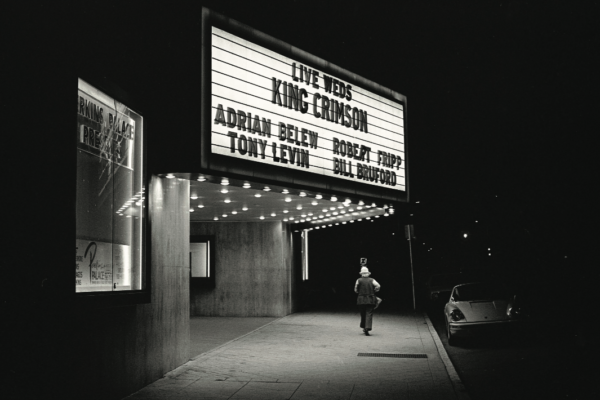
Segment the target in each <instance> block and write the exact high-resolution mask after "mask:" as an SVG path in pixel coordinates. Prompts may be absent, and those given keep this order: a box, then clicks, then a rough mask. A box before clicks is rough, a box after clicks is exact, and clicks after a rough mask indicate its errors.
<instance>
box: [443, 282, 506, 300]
mask: <svg viewBox="0 0 600 400" xmlns="http://www.w3.org/2000/svg"><path fill="white" fill-rule="evenodd" d="M504 297H505V296H504V289H503V288H502V286H500V285H496V284H491V283H473V284H470V285H462V286H458V287H456V288H454V300H455V301H474V300H498V299H503V298H504Z"/></svg>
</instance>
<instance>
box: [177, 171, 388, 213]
mask: <svg viewBox="0 0 600 400" xmlns="http://www.w3.org/2000/svg"><path fill="white" fill-rule="evenodd" d="M170 175H171V177H172V178H174V177H175V176H174V175H172V174H170ZM167 178H169V175H167ZM198 181H199V182H204V181H206V178H205V177H203V176H200V177H198ZM221 185H223V186H228V185H229V179H227V178H223V179H221ZM242 187H243V188H244V189H250V188H251V187H252V185H251V184H250V183H249V182H244V184H243V185H242ZM262 190H264V191H265V192H270V191H271V188H270V187H269V186H264V187H263V188H262ZM227 192H228V190H227V189H222V190H221V193H227ZM281 193H283V194H289V193H290V192H289V190H288V189H283V190H282V191H281ZM254 196H255V197H261V195H260V193H257V194H255V195H254ZM299 196H300V197H306V196H307V194H306V192H300V193H299ZM322 198H323V195H322V194H317V195H315V199H317V200H321V199H322ZM330 200H331V201H338V198H337V197H336V196H335V195H332V196H331V198H330ZM285 201H288V202H289V201H292V199H290V198H286V199H285ZM350 203H352V201H351V200H350V199H346V200H344V204H350ZM313 205H315V203H314V202H313ZM358 205H359V206H365V203H364V201H362V200H360V201H359V202H358ZM365 207H367V208H369V207H377V204H375V203H372V204H371V205H366V206H365ZM384 207H387V205H385V206H384Z"/></svg>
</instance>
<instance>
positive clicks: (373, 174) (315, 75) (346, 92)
mask: <svg viewBox="0 0 600 400" xmlns="http://www.w3.org/2000/svg"><path fill="white" fill-rule="evenodd" d="M211 34H212V38H211V43H212V60H211V64H212V70H211V75H212V78H211V93H212V94H211V96H212V98H211V140H212V145H211V152H212V153H213V154H220V155H223V156H227V157H235V158H239V159H243V160H248V161H253V162H258V163H264V164H270V165H273V166H279V167H284V168H289V169H293V170H302V171H307V172H310V173H314V174H320V175H325V176H330V177H334V178H339V179H346V180H351V181H355V182H359V183H364V184H369V185H377V186H380V187H385V188H388V189H393V190H399V191H406V173H405V163H404V160H405V145H404V105H403V104H402V103H400V102H395V101H392V100H389V99H387V98H384V97H382V96H380V95H377V94H375V93H372V92H370V91H368V90H366V89H364V88H361V87H358V86H356V85H354V84H351V83H349V82H345V81H342V80H341V79H339V78H338V77H336V76H332V75H331V74H329V73H325V72H323V71H320V70H315V69H314V68H312V67H309V66H306V65H303V64H302V63H301V62H299V61H297V60H294V59H291V58H289V57H286V56H284V55H282V54H279V53H277V52H274V51H271V50H269V49H267V48H264V47H262V46H259V45H257V44H255V43H252V42H250V41H248V40H245V39H243V38H240V37H238V36H236V35H233V34H231V33H229V32H226V31H224V30H222V29H219V28H217V27H214V26H213V27H212V32H211ZM336 81H337V83H336ZM328 82H331V85H327V83H328ZM334 89H335V90H334ZM296 99H298V100H296ZM288 104H289V105H288Z"/></svg>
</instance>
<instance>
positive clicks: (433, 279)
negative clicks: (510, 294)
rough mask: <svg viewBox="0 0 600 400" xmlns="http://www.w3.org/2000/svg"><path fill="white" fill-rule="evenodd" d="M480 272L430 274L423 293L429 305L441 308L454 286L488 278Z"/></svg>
mask: <svg viewBox="0 0 600 400" xmlns="http://www.w3.org/2000/svg"><path fill="white" fill-rule="evenodd" d="M488 275H489V273H488V274H485V273H483V272H482V271H480V270H469V271H461V272H451V273H442V274H432V275H431V276H430V277H429V279H428V280H427V281H426V282H425V292H426V294H425V295H426V296H427V300H428V301H429V303H430V304H434V305H435V304H439V305H440V306H443V305H444V304H446V302H448V299H449V298H450V293H451V292H452V289H453V288H454V286H456V285H459V284H461V283H468V282H480V281H483V280H484V279H486V278H487V277H488Z"/></svg>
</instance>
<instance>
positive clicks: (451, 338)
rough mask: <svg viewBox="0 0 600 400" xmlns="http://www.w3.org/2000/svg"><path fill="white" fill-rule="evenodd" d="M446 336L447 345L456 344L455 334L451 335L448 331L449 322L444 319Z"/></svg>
mask: <svg viewBox="0 0 600 400" xmlns="http://www.w3.org/2000/svg"><path fill="white" fill-rule="evenodd" d="M446 336H448V345H450V346H454V345H456V335H453V334H452V333H451V332H450V323H449V322H448V320H446Z"/></svg>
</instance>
